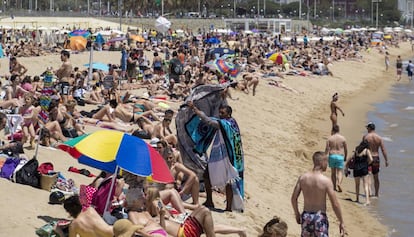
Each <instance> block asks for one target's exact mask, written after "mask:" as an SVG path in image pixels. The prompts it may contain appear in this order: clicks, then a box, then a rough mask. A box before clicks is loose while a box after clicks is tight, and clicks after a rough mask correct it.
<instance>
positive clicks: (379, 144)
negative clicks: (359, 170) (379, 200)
mask: <svg viewBox="0 0 414 237" xmlns="http://www.w3.org/2000/svg"><path fill="white" fill-rule="evenodd" d="M366 128H367V131H368V133H367V134H366V135H364V137H363V138H362V140H366V141H367V142H368V143H369V150H370V151H371V155H372V159H373V161H372V163H371V164H370V166H369V168H368V169H369V170H370V171H371V172H372V175H373V176H374V187H375V194H374V195H375V197H378V193H379V187H380V182H379V177H378V174H379V171H380V158H379V149H381V152H382V155H383V156H384V159H385V166H386V167H388V166H389V163H388V155H387V150H386V149H385V146H384V141H383V139H382V138H381V137H380V136H379V135H378V134H377V133H376V132H375V124H374V123H373V122H369V123H368V124H367V126H366ZM370 186H371V185H370Z"/></svg>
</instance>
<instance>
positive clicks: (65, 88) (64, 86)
mask: <svg viewBox="0 0 414 237" xmlns="http://www.w3.org/2000/svg"><path fill="white" fill-rule="evenodd" d="M69 89H70V84H69V82H60V83H59V84H58V90H59V93H60V94H61V95H69Z"/></svg>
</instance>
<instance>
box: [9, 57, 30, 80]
mask: <svg viewBox="0 0 414 237" xmlns="http://www.w3.org/2000/svg"><path fill="white" fill-rule="evenodd" d="M26 72H27V68H26V67H25V66H23V65H22V64H21V63H19V62H18V61H17V59H16V58H15V57H11V58H10V73H11V74H12V75H18V76H23V75H24V74H25V73H26Z"/></svg>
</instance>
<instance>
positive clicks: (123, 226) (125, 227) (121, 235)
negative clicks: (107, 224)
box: [113, 219, 144, 237]
mask: <svg viewBox="0 0 414 237" xmlns="http://www.w3.org/2000/svg"><path fill="white" fill-rule="evenodd" d="M143 228H144V227H143V226H141V225H134V224H132V222H131V221H130V220H128V219H121V220H117V221H116V222H115V223H114V226H113V229H114V236H115V237H130V236H132V235H133V234H134V233H135V231H137V230H140V229H143Z"/></svg>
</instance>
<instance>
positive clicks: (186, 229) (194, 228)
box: [177, 216, 203, 237]
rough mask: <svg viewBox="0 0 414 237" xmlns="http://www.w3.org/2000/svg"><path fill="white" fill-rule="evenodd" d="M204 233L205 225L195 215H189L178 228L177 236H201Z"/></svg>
mask: <svg viewBox="0 0 414 237" xmlns="http://www.w3.org/2000/svg"><path fill="white" fill-rule="evenodd" d="M202 233H203V227H202V226H201V224H200V222H198V220H197V219H196V218H195V217H193V216H189V217H187V219H185V221H184V223H183V224H181V226H180V228H179V229H178V233H177V237H200V236H201V234H202Z"/></svg>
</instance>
